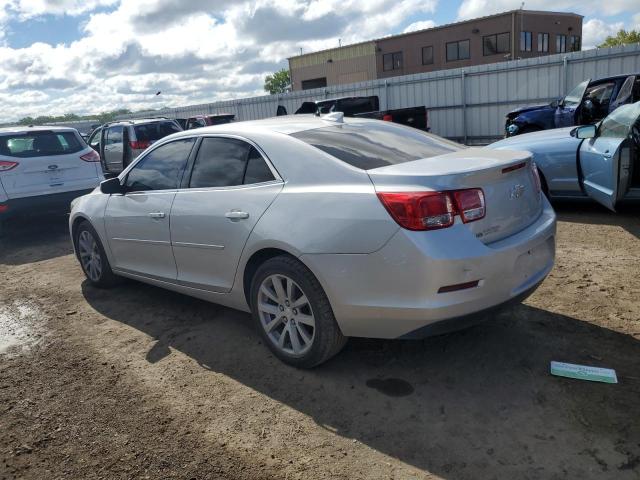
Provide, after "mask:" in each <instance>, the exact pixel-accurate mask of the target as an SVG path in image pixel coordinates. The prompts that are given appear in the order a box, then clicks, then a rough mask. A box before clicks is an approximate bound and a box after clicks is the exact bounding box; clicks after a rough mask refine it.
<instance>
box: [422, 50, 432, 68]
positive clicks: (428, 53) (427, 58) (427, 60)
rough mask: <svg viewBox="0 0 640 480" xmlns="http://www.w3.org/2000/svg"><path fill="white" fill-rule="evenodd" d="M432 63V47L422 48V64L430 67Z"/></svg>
mask: <svg viewBox="0 0 640 480" xmlns="http://www.w3.org/2000/svg"><path fill="white" fill-rule="evenodd" d="M432 63H433V47H422V64H423V65H431V64H432Z"/></svg>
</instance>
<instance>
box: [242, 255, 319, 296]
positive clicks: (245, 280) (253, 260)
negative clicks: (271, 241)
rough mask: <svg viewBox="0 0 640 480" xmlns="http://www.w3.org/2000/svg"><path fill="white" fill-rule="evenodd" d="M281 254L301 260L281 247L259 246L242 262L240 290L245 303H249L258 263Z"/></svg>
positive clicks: (258, 266)
mask: <svg viewBox="0 0 640 480" xmlns="http://www.w3.org/2000/svg"><path fill="white" fill-rule="evenodd" d="M281 255H286V256H289V257H291V258H295V259H296V260H298V261H299V262H301V260H300V259H299V258H298V257H297V256H296V255H294V254H292V253H291V252H289V251H287V250H284V249H283V248H281V247H264V248H260V249H259V250H256V251H255V252H253V253H252V254H251V256H250V257H249V258H248V260H247V262H246V263H245V264H244V269H243V271H242V291H243V293H244V298H245V300H246V302H247V305H251V299H250V298H249V296H250V294H251V281H252V280H253V276H254V275H255V273H256V272H257V271H258V268H260V265H262V264H263V263H264V262H266V261H267V260H269V259H271V258H274V257H278V256H281ZM301 263H303V262H301ZM305 267H307V268H309V267H308V266H307V265H305ZM314 276H315V274H314ZM316 278H317V276H316Z"/></svg>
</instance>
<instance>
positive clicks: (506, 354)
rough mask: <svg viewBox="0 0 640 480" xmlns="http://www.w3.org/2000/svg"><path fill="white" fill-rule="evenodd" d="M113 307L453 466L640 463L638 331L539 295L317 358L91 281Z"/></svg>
mask: <svg viewBox="0 0 640 480" xmlns="http://www.w3.org/2000/svg"><path fill="white" fill-rule="evenodd" d="M82 291H83V294H84V297H85V298H86V300H87V301H88V302H89V304H90V305H91V306H92V307H93V308H94V309H95V310H97V311H98V312H100V313H101V314H102V315H104V316H106V317H108V318H110V319H113V320H115V321H118V322H122V323H123V324H126V325H129V326H131V327H133V328H135V329H137V330H140V331H142V332H144V333H146V334H147V335H149V336H151V337H152V338H154V339H155V343H154V344H153V346H152V347H151V348H150V349H149V351H148V352H147V353H146V360H147V361H148V362H150V363H156V362H158V361H160V360H161V359H163V358H165V357H166V356H167V355H171V350H177V351H180V352H182V353H183V354H185V355H188V356H189V357H191V358H192V359H194V360H195V361H196V362H197V363H198V364H199V365H201V367H202V368H203V369H207V370H209V371H211V372H217V373H222V374H224V375H226V376H228V377H230V378H232V379H234V380H236V381H238V382H240V383H242V384H244V385H246V386H247V387H250V388H252V389H253V390H255V391H257V392H260V393H262V394H264V395H267V396H268V397H270V398H273V399H275V400H277V401H279V402H282V403H283V404H286V405H288V406H290V407H291V408H293V409H296V410H298V411H300V412H302V413H304V414H305V415H308V416H310V417H311V418H313V419H314V421H315V422H316V423H317V424H318V425H320V426H322V427H323V428H327V429H330V430H331V431H333V432H335V433H337V434H338V435H341V436H344V437H346V438H350V439H356V440H357V441H359V442H361V443H363V444H365V445H367V446H369V447H371V448H373V449H375V450H378V451H380V452H382V453H384V454H386V455H389V456H392V457H395V458H397V459H398V460H400V461H402V462H405V463H407V464H411V465H413V466H415V467H417V468H419V469H422V470H425V471H429V472H431V473H433V474H436V475H438V476H440V477H442V478H446V479H449V480H462V479H476V478H587V477H588V478H593V477H594V476H595V477H597V478H603V477H608V478H626V477H624V475H629V474H633V470H634V469H637V468H639V467H640V446H639V445H640V422H639V421H638V419H639V418H640V402H638V401H637V399H638V398H639V394H640V378H638V371H640V344H639V342H638V341H637V340H636V339H635V338H633V337H632V336H629V335H624V334H620V333H617V332H614V331H612V330H608V329H605V328H602V327H598V326H595V325H593V324H589V323H586V322H583V321H580V320H579V319H575V318H572V317H569V316H565V315H559V314H556V313H552V312H549V311H545V310H541V309H538V308H534V307H531V306H527V305H519V306H516V307H513V308H511V309H509V310H507V311H505V312H503V313H501V314H499V315H497V316H494V317H493V318H491V319H488V320H487V321H486V322H485V323H482V324H480V325H478V326H476V327H474V328H472V329H468V330H465V331H461V332H458V333H454V334H449V335H445V336H440V337H433V338H429V339H425V340H420V341H416V340H413V341H410V340H406V341H399V340H394V341H383V340H367V339H351V340H350V341H349V343H348V345H347V347H346V348H345V350H344V351H343V352H341V353H340V354H339V355H337V356H336V357H334V358H333V359H332V360H330V361H329V362H327V363H326V364H324V365H322V366H320V367H318V368H316V369H313V370H308V371H302V370H296V369H294V368H291V367H288V366H286V365H284V364H282V363H281V362H279V361H278V360H277V359H276V358H275V357H273V355H271V353H270V352H269V350H268V349H267V348H266V346H265V345H262V342H261V338H260V337H259V336H258V334H257V333H256V332H255V331H254V328H253V324H252V321H251V317H250V316H249V315H248V314H246V313H242V312H238V311H235V310H230V309H227V308H224V307H220V306H216V305H213V304H210V303H207V302H203V301H200V300H196V299H193V298H190V297H187V296H183V295H179V294H176V293H172V292H168V291H166V290H162V289H159V288H156V287H152V286H148V285H143V284H139V283H129V284H127V285H126V286H123V287H118V288H117V289H115V290H111V291H104V290H98V289H95V288H93V287H92V286H90V285H89V284H88V283H87V282H86V281H85V282H84V283H83V285H82ZM551 360H558V361H566V362H572V363H580V364H588V365H594V366H606V367H609V368H614V369H615V370H616V371H617V374H618V376H619V378H620V383H619V384H617V385H610V384H602V383H591V382H586V381H578V380H571V379H565V378H559V377H553V376H551V375H550V374H549V362H550V361H551Z"/></svg>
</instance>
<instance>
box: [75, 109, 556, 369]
mask: <svg viewBox="0 0 640 480" xmlns="http://www.w3.org/2000/svg"><path fill="white" fill-rule="evenodd" d="M69 225H70V231H71V237H72V240H73V244H74V247H75V251H76V255H77V258H78V260H79V262H80V265H81V266H82V269H83V271H84V273H85V275H86V277H87V279H88V281H89V282H90V283H91V284H93V285H95V286H97V287H108V286H111V285H114V284H115V283H116V281H117V279H118V277H129V278H132V279H135V280H140V281H143V282H147V283H150V284H153V285H157V286H160V287H164V288H167V289H171V290H175V291H177V292H181V293H185V294H188V295H192V296H194V297H198V298H202V299H205V300H209V301H212V302H215V303H218V304H222V305H226V306H229V307H232V308H236V309H240V310H244V311H247V312H251V313H252V316H253V319H254V321H255V323H256V325H257V327H258V329H259V331H260V334H261V335H262V336H263V337H264V339H265V343H266V344H267V345H268V346H269V348H270V349H271V350H272V351H273V353H274V354H275V355H276V356H277V357H279V358H280V359H281V360H283V361H284V362H286V363H289V364H292V365H294V366H298V367H305V368H308V367H312V366H315V365H318V364H320V363H322V362H324V361H326V360H327V359H329V358H330V357H331V356H333V355H335V354H336V353H337V352H338V351H339V350H340V349H341V348H342V347H343V346H344V344H345V342H346V338H347V337H350V336H356V337H376V338H419V337H422V336H425V335H433V334H438V333H442V332H445V331H450V330H455V329H458V328H462V327H464V326H466V325H468V324H470V323H471V322H472V321H475V320H476V319H478V318H483V317H486V315H477V314H479V313H481V312H484V311H486V310H488V309H492V308H493V307H499V306H502V305H505V304H507V303H512V302H514V301H520V300H521V299H523V298H524V297H526V296H527V295H528V294H530V293H531V292H532V291H533V290H535V288H536V287H537V286H538V285H539V284H540V283H541V282H542V280H543V279H544V278H545V277H546V275H547V274H548V273H549V271H550V270H551V268H552V266H553V261H554V252H555V226H556V221H555V214H554V212H553V210H552V208H551V206H550V205H549V203H548V202H547V200H546V198H545V197H544V195H542V194H541V190H540V182H539V178H538V176H537V172H536V167H535V165H534V164H533V162H532V160H531V155H530V154H529V153H527V152H520V151H506V150H505V151H496V150H489V149H481V148H480V149H478V148H475V149H474V148H466V147H463V146H461V145H458V144H456V143H452V142H449V141H447V140H445V139H442V138H440V137H437V136H435V135H431V134H428V133H425V132H422V131H419V130H416V129H413V128H409V127H404V126H400V125H397V124H393V123H389V122H381V121H377V120H367V119H347V118H344V117H343V115H342V114H341V113H331V114H328V115H325V116H323V117H318V116H314V115H296V116H289V117H277V118H274V119H268V120H260V121H252V122H238V123H230V124H226V125H219V126H213V127H206V128H201V129H197V130H190V131H185V132H181V133H176V134H174V135H170V136H168V137H166V138H164V139H162V140H161V141H159V142H158V143H157V144H154V145H153V146H152V147H150V148H149V149H148V150H146V151H145V152H144V153H143V154H141V155H140V156H139V157H138V158H137V159H136V160H135V161H134V162H133V163H132V164H131V165H130V166H129V167H128V168H127V169H125V170H124V171H123V172H122V173H121V174H120V175H119V176H118V177H117V178H112V179H109V180H106V181H104V182H102V184H101V185H100V187H99V188H97V189H96V190H95V191H94V192H92V193H91V194H89V195H85V196H84V197H81V198H79V199H78V200H76V201H75V202H74V204H73V206H72V211H71V216H70V221H69ZM485 313H486V312H485ZM474 314H476V315H474Z"/></svg>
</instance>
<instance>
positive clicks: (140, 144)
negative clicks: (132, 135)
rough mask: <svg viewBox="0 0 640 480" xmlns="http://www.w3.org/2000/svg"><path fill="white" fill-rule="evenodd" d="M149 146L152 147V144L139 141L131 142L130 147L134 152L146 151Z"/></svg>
mask: <svg viewBox="0 0 640 480" xmlns="http://www.w3.org/2000/svg"><path fill="white" fill-rule="evenodd" d="M149 145H151V143H150V142H149V141H145V140H138V141H135V142H134V141H131V142H129V146H130V147H131V148H133V149H134V150H144V149H145V148H147V147H148V146H149Z"/></svg>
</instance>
